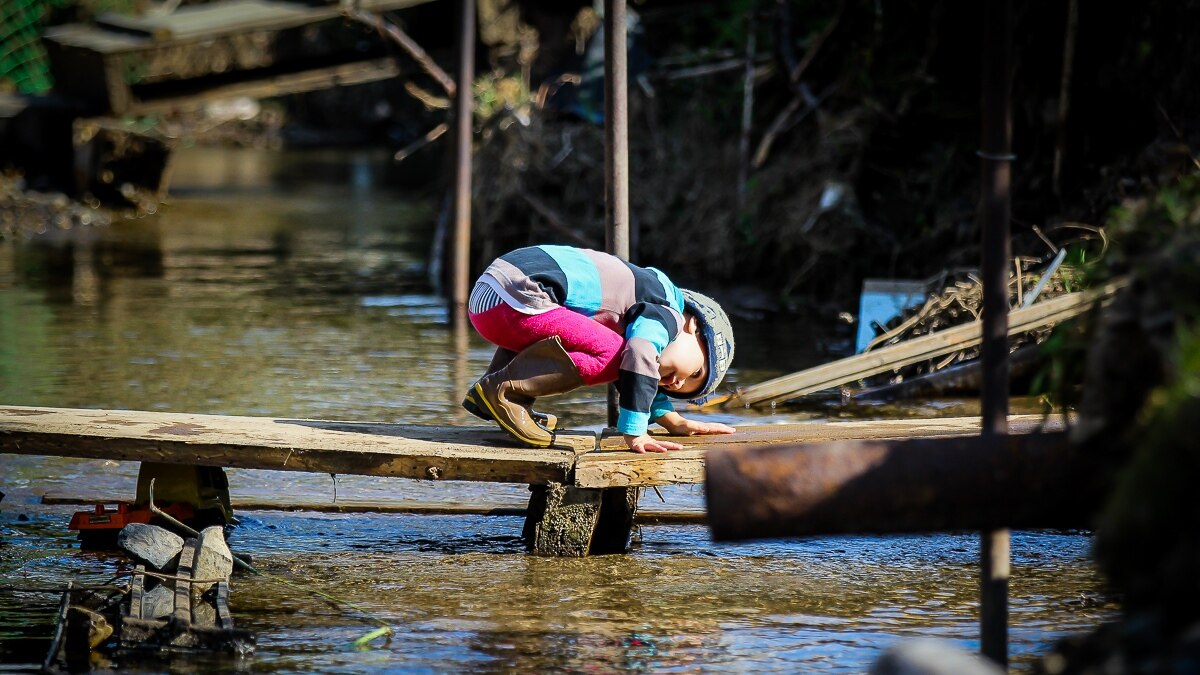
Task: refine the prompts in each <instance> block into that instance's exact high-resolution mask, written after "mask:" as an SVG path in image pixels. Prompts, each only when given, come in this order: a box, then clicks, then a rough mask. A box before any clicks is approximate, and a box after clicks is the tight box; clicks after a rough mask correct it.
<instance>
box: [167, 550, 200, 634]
mask: <svg viewBox="0 0 1200 675" xmlns="http://www.w3.org/2000/svg"><path fill="white" fill-rule="evenodd" d="M199 548H200V540H199V539H195V538H193V539H188V540H187V542H186V543H184V545H183V551H181V552H180V553H179V566H178V567H177V568H176V570H175V574H176V575H177V576H178V577H179V578H178V579H176V580H175V612H174V613H173V614H172V615H171V616H172V617H173V618H174V619H175V621H176V622H178V623H180V624H183V625H184V626H187V625H189V624H191V623H192V582H191V579H192V565H193V564H194V563H195V561H196V553H197V552H198V550H199Z"/></svg>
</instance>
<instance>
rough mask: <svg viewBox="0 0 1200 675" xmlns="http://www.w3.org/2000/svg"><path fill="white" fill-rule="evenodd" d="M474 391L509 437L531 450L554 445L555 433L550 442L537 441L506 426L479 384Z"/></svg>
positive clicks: (476, 397)
mask: <svg viewBox="0 0 1200 675" xmlns="http://www.w3.org/2000/svg"><path fill="white" fill-rule="evenodd" d="M472 391H473V392H474V393H475V401H476V403H481V404H483V407H484V408H486V409H487V411H488V412H489V413H491V415H492V420H494V421H495V422H496V424H499V425H500V428H501V429H503V430H505V431H507V432H508V435H509V436H512V437H513V438H515V439H517V440H518V441H520V442H522V443H524V444H526V445H528V446H529V447H531V448H548V447H550V446H552V445H554V432H550V440H549V441H544V440H541V439H536V438H529V437H527V436H525V435H523V434H521V432H519V431H517V430H516V429H514V428H512V427H511V426H509V425H508V424H505V423H504V421H503V420H501V419H500V415H498V414H497V413H496V409H495V408H494V407H492V404H491V402H490V401H488V400H487V397H486V396H484V395H483V390H482V389H480V388H479V384H478V383H476V384H475V386H474V387H473V388H472Z"/></svg>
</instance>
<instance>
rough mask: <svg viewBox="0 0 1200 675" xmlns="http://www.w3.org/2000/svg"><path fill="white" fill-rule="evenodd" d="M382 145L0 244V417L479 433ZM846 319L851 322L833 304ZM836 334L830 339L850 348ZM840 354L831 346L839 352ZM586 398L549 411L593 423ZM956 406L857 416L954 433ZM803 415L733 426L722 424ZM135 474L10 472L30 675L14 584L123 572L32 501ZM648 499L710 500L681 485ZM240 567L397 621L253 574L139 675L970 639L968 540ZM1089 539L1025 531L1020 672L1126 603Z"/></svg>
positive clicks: (483, 549) (788, 653)
mask: <svg viewBox="0 0 1200 675" xmlns="http://www.w3.org/2000/svg"><path fill="white" fill-rule="evenodd" d="M389 162H390V159H389V158H388V156H386V155H383V154H376V153H365V152H364V153H347V152H344V151H339V152H316V151H306V152H290V151H289V152H266V151H256V150H244V151H230V150H206V149H195V148H193V149H188V150H184V151H181V152H180V153H179V155H178V158H177V161H176V168H175V175H174V178H173V188H172V198H171V201H170V203H169V204H167V205H165V206H164V207H162V209H161V210H160V212H159V213H158V214H155V215H152V216H147V217H144V218H141V219H137V220H130V221H121V222H117V223H115V224H114V225H112V226H110V227H106V228H95V229H89V230H81V231H73V232H57V231H53V226H50V229H51V231H49V232H47V233H46V234H45V235H44V236H43V237H42V238H40V239H39V240H38V242H37V243H31V242H22V241H18V242H13V241H3V242H0V403H4V404H15V405H43V406H57V407H93V408H125V409H137V410H159V411H180V412H197V413H211V414H231V415H264V416H280V417H283V416H286V417H307V418H320V419H338V420H355V421H380V422H408V423H421V424H471V423H472V421H473V420H474V418H470V417H469V416H468V415H466V413H465V412H463V411H462V410H461V409H460V408H459V407H458V405H457V404H458V401H459V400H460V396H461V392H462V391H463V390H464V389H465V386H466V385H467V384H468V383H469V382H470V381H471V380H472V378H474V377H475V376H477V375H478V374H479V373H480V372H481V371H482V369H483V368H484V366H485V365H486V364H487V361H488V359H489V358H490V355H491V350H490V348H489V347H488V346H487V345H486V344H485V343H484V342H483V341H482V340H480V339H478V338H477V337H475V336H471V337H470V338H469V340H468V341H466V343H465V344H464V343H463V341H462V340H455V339H454V337H453V335H452V333H451V331H450V330H449V329H448V327H447V316H446V312H445V309H444V307H443V303H442V302H441V300H439V298H437V297H436V296H434V295H432V294H431V293H430V292H429V291H428V283H427V281H426V273H425V267H426V264H425V261H426V260H427V258H428V253H429V249H430V240H431V234H432V232H431V231H432V228H433V223H434V221H435V220H436V213H435V209H434V207H433V206H431V204H432V202H431V200H430V199H428V198H426V197H422V196H418V195H413V194H411V193H406V192H404V191H402V190H398V189H395V188H394V187H392V186H394V185H395V184H397V182H398V179H397V177H396V174H395V173H394V169H392V168H391V167H390V164H389ZM851 309H852V308H851ZM735 323H736V324H737V325H736V328H737V333H738V362H737V364H735V369H734V370H733V371H732V372H731V374H730V381H731V383H732V384H738V383H741V384H747V383H752V382H756V381H761V380H763V379H765V378H768V377H773V376H776V375H779V374H782V373H785V372H790V371H792V370H795V369H799V368H802V367H805V366H808V365H812V364H814V363H817V362H820V361H821V360H824V359H827V358H831V357H830V354H829V353H828V352H829V350H830V348H831V347H832V348H837V347H841V346H843V345H844V344H845V341H847V340H849V339H850V338H849V334H848V333H846V334H845V335H841V334H837V333H833V334H829V333H827V334H825V335H820V334H818V333H814V329H813V325H814V324H815V323H817V322H813V321H809V322H802V321H797V322H783V323H780V322H775V323H752V322H744V321H735ZM843 332H844V331H843ZM830 335H832V337H830ZM603 395H604V392H603V390H602V389H593V390H584V391H582V392H576V393H573V394H571V395H569V396H566V397H563V398H562V400H559V401H555V402H554V405H553V409H554V411H555V412H556V413H559V414H560V416H562V417H563V418H564V422H565V423H566V424H567V425H570V426H572V427H578V428H592V429H595V428H599V427H600V426H601V425H602V424H603V422H604V419H603V416H604V405H603V403H602V400H603ZM977 409H978V406H977V403H975V402H973V401H927V402H921V403H913V404H906V405H905V406H903V407H901V408H894V407H893V408H887V409H884V408H877V409H876V408H872V409H868V410H866V411H859V414H866V415H894V414H902V415H924V416H932V415H955V414H973V413H975V412H976V411H977ZM821 414H822V413H820V412H813V411H808V412H797V411H793V412H785V411H782V410H781V411H770V410H768V411H765V412H755V411H745V412H737V413H728V412H722V413H717V414H711V415H708V416H706V417H705V418H706V419H711V420H715V421H721V422H726V423H730V424H734V425H737V424H752V423H771V422H795V421H800V420H803V419H812V418H814V417H817V416H819V415H821ZM228 474H229V478H230V484H231V493H232V497H233V500H234V502H235V503H237V502H239V501H241V502H254V503H257V504H266V505H276V506H279V507H283V506H288V505H296V504H330V503H333V502H335V501H336V502H337V503H341V504H346V503H351V504H358V503H372V504H384V505H387V504H397V503H403V504H411V503H422V504H429V505H469V506H480V507H523V506H524V505H525V502H526V500H527V498H528V491H527V488H526V487H525V486H521V485H491V484H474V483H445V482H442V483H430V482H420V481H404V480H398V479H382V478H367V477H359V476H337V477H331V476H319V475H310V474H302V473H290V472H270V471H246V470H230V471H228ZM136 475H137V465H136V464H134V463H118V462H111V461H90V460H71V459H61V458H39V457H24V456H14V455H0V491H3V492H4V493H6V496H5V498H4V500H3V502H0V664H4V665H5V666H11V665H13V664H30V663H35V662H40V661H41V660H42V658H43V656H44V653H45V651H46V649H47V647H48V646H49V642H50V637H51V634H52V630H53V616H52V615H53V613H54V610H55V608H56V605H57V601H58V599H57V597H56V596H54V595H52V594H46V593H34V592H25V591H22V590H18V589H29V588H33V587H46V586H55V585H61V584H63V583H65V582H66V581H67V580H76V581H83V582H101V581H103V580H105V579H108V578H109V577H111V576H112V575H113V574H115V573H117V572H119V571H122V570H125V569H128V563H127V562H126V561H125V560H124V559H122V558H121V557H119V556H116V555H113V554H109V553H103V552H95V551H87V550H80V548H79V546H78V544H77V543H76V541H75V539H74V536H73V535H72V533H70V532H68V531H67V530H66V527H65V524H66V520H67V518H68V517H69V515H70V513H71V512H73V511H75V510H77V509H79V508H82V507H79V506H63V505H52V504H45V503H43V502H42V499H41V498H42V497H43V496H50V497H65V498H75V499H85V500H96V501H102V500H105V499H117V498H129V497H131V496H132V495H133V492H134V485H135V482H136ZM662 493H663V494H662V498H663V499H664V500H665V502H666V503H665V504H663V503H661V502H660V501H659V497H658V496H656V495H655V494H654V493H652V492H651V493H649V494H648V495H647V496H646V497H644V498H643V506H644V507H647V508H656V509H666V510H674V511H693V512H701V511H702V510H703V507H704V505H703V494H702V491H701V490H700V488H699V487H697V486H681V487H675V488H671V489H664V490H663V491H662ZM238 515H239V518H240V524H239V525H238V527H237V528H236V529H235V530H234V531H233V534H232V535H231V544H232V545H233V547H234V549H235V550H238V551H239V552H244V553H248V554H250V555H251V556H252V557H253V558H254V560H255V564H256V565H257V566H258V567H260V568H262V569H263V570H264V571H267V572H269V573H273V574H275V575H280V576H285V577H288V578H291V579H294V580H296V581H299V582H300V583H301V584H302V585H312V586H318V585H319V586H320V587H321V588H324V589H325V590H327V591H328V592H331V593H333V594H335V595H337V596H339V597H342V598H344V599H346V600H349V601H351V602H353V603H355V604H356V605H358V606H360V607H362V608H363V609H366V610H367V611H369V612H371V613H372V614H374V615H375V616H377V617H379V618H381V619H383V620H385V621H386V622H388V623H389V624H391V625H392V626H393V627H395V629H396V631H397V632H396V635H395V636H394V637H392V638H391V640H390V641H387V642H384V641H382V640H377V641H375V642H374V643H372V646H371V648H368V649H357V650H356V649H351V648H349V647H348V646H347V645H348V644H349V643H350V642H351V641H353V640H354V639H355V638H357V637H359V636H361V635H363V634H365V633H367V632H368V631H370V630H371V629H372V628H373V625H372V624H370V623H369V622H367V621H364V620H363V618H362V616H361V615H359V614H358V613H356V612H354V611H352V610H344V609H339V608H335V607H332V606H330V605H329V604H327V603H324V602H322V601H320V600H317V599H315V598H312V597H310V596H308V595H305V594H303V593H300V592H298V591H296V590H294V589H291V588H287V587H284V586H279V585H276V584H273V583H271V582H269V581H267V580H264V579H262V578H258V577H248V576H247V577H241V576H239V577H237V578H236V579H235V581H234V584H233V593H232V598H231V606H232V609H233V612H234V617H235V620H236V621H237V623H238V624H239V626H240V627H242V628H246V629H249V630H251V631H253V632H254V633H256V634H257V636H258V648H257V651H256V652H255V653H254V654H253V655H250V656H247V657H241V658H237V659H234V658H232V657H229V658H204V659H202V658H200V657H198V656H195V655H192V656H188V657H186V658H179V657H176V658H170V657H158V658H155V659H152V660H146V659H140V660H137V661H133V660H127V661H125V662H123V663H120V664H118V665H120V666H121V667H122V669H123V670H127V671H129V672H175V671H180V672H184V671H186V672H194V671H210V672H228V671H230V670H236V671H247V672H249V671H254V672H279V673H285V672H304V673H314V672H379V671H399V672H429V671H441V672H445V671H462V670H474V671H506V672H507V671H534V672H540V671H567V672H575V671H600V672H609V671H626V670H632V671H647V670H648V671H655V672H662V671H665V672H673V671H674V672H677V671H695V670H711V671H727V670H738V671H754V672H757V671H783V672H797V671H809V670H829V671H841V672H862V671H864V670H866V669H868V668H869V667H870V664H871V663H872V662H873V660H874V659H876V658H877V657H878V656H879V654H880V652H881V650H882V649H884V648H886V647H887V646H888V645H891V644H893V643H895V642H896V641H897V640H900V639H904V638H909V637H937V638H943V639H946V640H949V641H952V642H953V643H955V644H957V645H959V646H961V647H963V648H966V649H970V650H975V649H977V648H978V639H977V633H978V619H977V613H978V579H977V576H978V565H977V560H978V536H977V535H975V534H972V533H962V534H933V535H920V536H900V537H866V536H860V537H824V538H813V539H805V540H794V541H772V542H759V543H749V544H740V545H718V544H714V543H713V542H711V541H710V538H709V536H708V532H707V529H706V528H704V527H703V526H702V525H682V524H674V525H646V526H643V527H641V528H640V532H639V535H638V540H637V542H636V545H635V547H634V549H633V551H632V552H631V553H630V554H628V555H620V556H598V557H593V558H588V559H582V560H564V559H549V558H537V557H533V556H530V555H527V554H526V553H525V552H524V548H523V546H522V543H521V541H520V539H519V535H520V530H521V523H522V519H521V518H520V517H515V516H482V515H422V514H403V513H401V514H397V513H362V514H336V513H322V512H317V511H313V510H304V511H283V510H273V509H263V510H243V511H240V512H239V514H238ZM1090 544H1091V540H1090V538H1089V537H1088V536H1087V534H1086V533H1080V532H1050V531H1021V532H1014V533H1013V543H1012V548H1013V573H1012V581H1011V584H1010V612H1011V621H1010V653H1011V654H1012V658H1013V667H1014V669H1016V670H1018V671H1027V670H1029V669H1030V668H1031V667H1032V664H1033V663H1034V662H1035V661H1036V660H1037V658H1038V655H1039V654H1041V653H1044V652H1045V651H1046V650H1047V649H1048V648H1049V646H1050V644H1051V643H1052V642H1053V641H1054V640H1055V639H1057V638H1059V637H1062V636H1064V635H1068V634H1071V633H1074V632H1081V631H1085V630H1087V629H1089V628H1091V627H1094V626H1095V625H1097V624H1098V623H1100V622H1102V621H1104V620H1105V619H1107V618H1110V617H1111V616H1112V615H1113V614H1114V613H1115V611H1116V607H1115V605H1114V604H1113V603H1112V602H1111V600H1109V599H1108V598H1107V597H1106V596H1105V594H1104V592H1103V587H1102V582H1101V579H1100V578H1099V576H1098V574H1097V572H1096V570H1095V568H1094V566H1093V564H1092V563H1091V562H1090V560H1089V557H1088V552H1089V546H1090Z"/></svg>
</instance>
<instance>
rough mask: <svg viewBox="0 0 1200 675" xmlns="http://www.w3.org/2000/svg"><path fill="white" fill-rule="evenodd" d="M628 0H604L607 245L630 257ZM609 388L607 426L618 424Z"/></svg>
mask: <svg viewBox="0 0 1200 675" xmlns="http://www.w3.org/2000/svg"><path fill="white" fill-rule="evenodd" d="M625 30H626V24H625V0H604V246H605V249H606V250H607V251H608V252H609V253H612V254H613V255H616V256H617V257H619V258H621V259H622V260H629V105H628V103H629V83H628V76H629V73H628V67H627V62H626V57H627V54H628V52H627V50H626V35H625ZM617 405H618V401H617V389H616V386H615V385H610V386H609V388H608V425H609V426H615V425H616V423H617Z"/></svg>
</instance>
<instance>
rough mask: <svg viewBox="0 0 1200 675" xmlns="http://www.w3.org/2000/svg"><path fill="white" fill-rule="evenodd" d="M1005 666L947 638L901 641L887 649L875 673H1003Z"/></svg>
mask: <svg viewBox="0 0 1200 675" xmlns="http://www.w3.org/2000/svg"><path fill="white" fill-rule="evenodd" d="M1004 672H1005V671H1004V669H1003V668H1001V667H1000V666H998V665H996V664H995V663H993V662H991V661H989V660H987V659H985V658H983V657H982V656H980V655H978V654H976V653H974V652H968V651H966V650H963V649H960V648H959V647H957V646H955V645H954V644H951V643H949V642H946V641H944V640H933V639H928V638H920V639H914V640H904V641H901V642H898V643H896V644H894V645H892V646H891V647H888V648H887V650H886V651H884V653H883V656H881V657H879V660H878V661H876V662H875V665H874V666H873V667H872V668H871V675H1003V674H1004Z"/></svg>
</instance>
